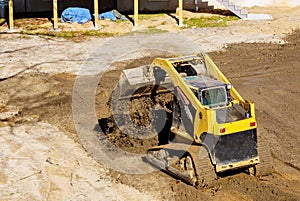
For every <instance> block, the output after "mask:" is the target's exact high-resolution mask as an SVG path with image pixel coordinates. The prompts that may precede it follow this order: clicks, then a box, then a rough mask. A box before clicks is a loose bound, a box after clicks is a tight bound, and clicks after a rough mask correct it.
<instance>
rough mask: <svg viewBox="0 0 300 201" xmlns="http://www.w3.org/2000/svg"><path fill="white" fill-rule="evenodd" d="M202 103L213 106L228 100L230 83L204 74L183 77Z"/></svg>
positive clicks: (218, 105)
mask: <svg viewBox="0 0 300 201" xmlns="http://www.w3.org/2000/svg"><path fill="white" fill-rule="evenodd" d="M183 79H184V81H185V82H186V83H187V84H188V85H189V86H190V88H191V89H192V91H193V92H194V94H195V96H196V97H197V98H198V100H199V101H200V102H201V104H202V105H204V106H207V107H210V108H215V107H224V106H226V105H228V103H229V102H230V85H227V84H226V83H223V82H221V81H219V80H216V79H213V78H210V77H206V76H190V77H185V78H183Z"/></svg>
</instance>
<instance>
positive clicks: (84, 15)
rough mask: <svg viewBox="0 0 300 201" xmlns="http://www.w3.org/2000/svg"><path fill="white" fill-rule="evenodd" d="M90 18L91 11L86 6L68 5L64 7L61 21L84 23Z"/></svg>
mask: <svg viewBox="0 0 300 201" xmlns="http://www.w3.org/2000/svg"><path fill="white" fill-rule="evenodd" d="M91 19H92V16H91V13H90V11H89V10H88V9H86V8H77V7H70V8H67V9H65V10H64V11H63V12H62V14H61V18H60V21H61V22H70V23H73V22H77V23H79V24H83V23H86V22H88V21H90V20H91Z"/></svg>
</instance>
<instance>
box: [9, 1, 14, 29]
mask: <svg viewBox="0 0 300 201" xmlns="http://www.w3.org/2000/svg"><path fill="white" fill-rule="evenodd" d="M8 13H9V17H8V21H9V22H8V26H9V30H13V29H14V5H13V0H9V1H8Z"/></svg>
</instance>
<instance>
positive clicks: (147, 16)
mask: <svg viewBox="0 0 300 201" xmlns="http://www.w3.org/2000/svg"><path fill="white" fill-rule="evenodd" d="M163 16H165V13H158V14H139V19H140V20H151V19H153V18H157V17H163ZM132 17H133V16H132Z"/></svg>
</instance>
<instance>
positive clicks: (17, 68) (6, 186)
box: [0, 7, 300, 200]
mask: <svg viewBox="0 0 300 201" xmlns="http://www.w3.org/2000/svg"><path fill="white" fill-rule="evenodd" d="M250 11H252V12H253V13H254V12H260V13H261V12H264V13H270V14H272V15H273V17H274V20H273V21H260V22H254V21H234V22H232V23H231V24H230V25H229V26H228V27H224V28H205V29H178V28H177V27H176V26H173V25H169V24H168V23H167V24H165V23H164V25H161V23H160V25H159V26H161V27H160V28H162V29H163V28H165V29H168V30H170V31H171V32H178V33H180V34H182V35H183V36H186V37H188V38H190V39H191V40H193V41H195V42H196V43H197V44H199V45H200V46H201V48H202V49H203V50H204V51H210V52H211V51H215V52H211V53H210V55H211V56H212V58H213V59H214V60H215V62H216V63H217V64H218V65H219V66H220V68H221V69H222V70H223V71H224V73H225V74H226V75H227V76H228V78H229V79H230V80H231V81H232V82H233V84H234V85H235V86H236V88H237V89H238V91H239V92H241V94H242V95H243V96H244V97H247V98H249V99H251V100H253V101H254V102H255V103H256V109H257V118H258V122H259V126H260V128H261V131H262V132H263V133H265V136H266V138H268V139H270V141H269V142H270V147H271V151H272V156H273V158H274V161H275V165H274V170H275V172H274V174H273V175H271V176H268V177H265V178H263V179H257V178H255V177H249V176H248V175H246V174H244V173H240V174H236V175H231V176H228V177H224V178H221V179H220V180H219V181H218V184H217V185H216V186H215V187H214V188H211V189H205V190H204V189H195V188H193V187H191V186H188V185H186V184H184V183H182V182H180V181H177V180H176V179H173V178H171V177H170V176H168V175H165V174H164V173H162V172H156V173H152V174H148V175H130V174H129V175H127V174H121V173H118V172H116V171H114V170H110V169H108V168H107V167H105V166H104V165H103V164H101V163H97V162H96V160H95V158H93V157H91V155H90V154H89V153H87V152H86V151H85V149H83V148H82V145H81V144H80V141H79V139H78V136H77V135H76V130H75V128H74V124H73V116H72V89H73V84H74V80H75V78H76V74H78V72H79V70H80V68H81V66H82V64H83V63H84V62H85V60H86V59H87V58H88V57H89V56H90V55H91V53H92V52H93V51H94V50H96V49H97V48H98V47H99V46H100V45H101V44H103V43H104V42H106V41H107V40H109V39H108V38H90V39H88V40H85V41H82V42H72V41H68V40H64V39H59V38H47V37H38V36H28V35H22V34H1V35H0V38H1V40H0V47H1V48H0V55H1V60H0V89H1V90H0V141H1V145H2V146H1V148H0V198H1V199H4V200H24V199H25V200H29V199H31V200H154V199H157V200H185V199H198V200H199V199H203V200H212V199H214V200H223V199H224V197H226V199H227V198H228V199H227V200H270V199H275V200H299V199H300V192H299V189H300V175H299V167H300V166H299V148H298V147H299V146H297V142H299V135H298V133H297V130H299V125H298V124H297V122H298V116H299V115H298V114H299V101H298V97H299V90H298V88H297V86H299V81H298V77H299V65H300V64H299V59H298V55H299V38H300V35H299V31H298V32H297V33H296V34H294V35H292V36H290V37H288V38H285V36H287V35H288V34H290V33H292V31H293V30H295V29H297V28H300V23H299V22H300V8H299V7H298V8H280V9H279V8H268V9H266V8H252V9H251V10H250ZM167 19H168V20H170V21H171V22H173V19H172V18H170V17H169V18H167ZM152 23H153V22H152ZM109 26H113V24H109ZM126 26H128V30H130V29H131V28H132V27H131V25H126ZM126 26H125V27H126ZM241 42H248V43H249V42H251V43H250V44H246V43H241ZM253 42H272V43H253ZM232 43H239V44H234V45H230V44H232ZM224 46H225V47H227V48H226V49H223V51H220V52H217V51H218V50H220V49H221V48H222V47H224ZM145 61H146V60H145ZM114 76H116V75H114ZM114 76H112V77H111V78H110V79H115V77H114ZM109 83H110V82H109V79H108V82H107V83H106V84H108V85H109ZM99 98H103V101H100V102H102V105H99V107H100V108H101V107H102V109H103V111H105V110H106V109H105V108H104V106H105V102H106V100H107V99H108V95H107V94H106V95H105V94H104V95H103V94H102V93H100V95H99ZM101 100H102V99H101ZM125 146H128V147H129V148H128V147H127V148H128V149H130V146H131V149H135V148H134V144H129V145H125ZM125 146H124V147H125Z"/></svg>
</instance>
